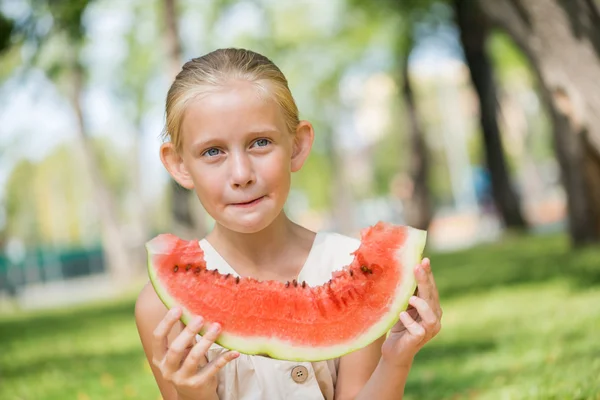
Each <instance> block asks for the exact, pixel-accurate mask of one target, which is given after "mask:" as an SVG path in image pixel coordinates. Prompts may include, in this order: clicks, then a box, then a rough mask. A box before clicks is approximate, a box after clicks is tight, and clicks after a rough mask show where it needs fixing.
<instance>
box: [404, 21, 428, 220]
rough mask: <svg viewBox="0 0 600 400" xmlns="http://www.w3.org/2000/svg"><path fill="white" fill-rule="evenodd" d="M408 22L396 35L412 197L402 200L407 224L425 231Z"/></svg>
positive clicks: (422, 147) (424, 179) (423, 158)
mask: <svg viewBox="0 0 600 400" xmlns="http://www.w3.org/2000/svg"><path fill="white" fill-rule="evenodd" d="M412 24H413V22H412V21H411V22H410V23H409V24H408V26H407V27H406V28H405V33H404V35H399V40H398V42H399V49H398V50H399V51H398V53H399V54H397V57H399V59H400V60H401V62H400V70H401V76H402V81H401V84H402V97H403V100H404V107H405V113H406V116H407V121H408V133H409V138H410V149H411V151H410V161H409V163H410V164H409V170H408V173H409V176H410V181H411V182H410V184H411V186H412V190H411V195H410V196H408V197H407V198H406V199H405V200H404V207H405V212H404V215H405V219H406V223H407V224H409V225H411V226H414V227H415V228H419V229H427V228H428V227H429V224H430V223H431V220H432V219H433V207H432V201H431V191H430V189H429V184H428V177H429V163H430V162H429V153H428V150H427V143H426V142H425V134H424V131H423V128H422V124H421V120H420V117H419V113H418V112H417V106H416V102H415V96H414V93H413V88H412V84H411V79H410V75H409V65H408V60H409V57H410V53H411V51H412V49H413V47H414V45H415V40H414V36H413V35H414V27H413V26H412Z"/></svg>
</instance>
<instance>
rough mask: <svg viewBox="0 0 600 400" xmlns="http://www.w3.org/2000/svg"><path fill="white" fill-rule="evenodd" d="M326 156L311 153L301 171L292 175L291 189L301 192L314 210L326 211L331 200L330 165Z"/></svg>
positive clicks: (319, 153)
mask: <svg viewBox="0 0 600 400" xmlns="http://www.w3.org/2000/svg"><path fill="white" fill-rule="evenodd" d="M327 157H328V156H327V155H326V154H323V153H321V152H317V151H313V152H312V153H311V154H310V156H309V157H308V159H307V160H306V163H305V164H304V166H303V167H302V169H301V170H300V171H298V172H296V173H295V174H293V175H292V187H294V188H296V189H299V190H301V191H302V192H303V193H304V194H305V195H306V196H307V197H308V201H309V206H310V207H311V208H312V209H314V210H325V209H328V208H329V207H330V206H331V204H332V201H331V200H332V199H331V195H330V193H331V190H330V188H331V180H332V179H333V177H332V176H331V164H330V162H329V160H328V159H327Z"/></svg>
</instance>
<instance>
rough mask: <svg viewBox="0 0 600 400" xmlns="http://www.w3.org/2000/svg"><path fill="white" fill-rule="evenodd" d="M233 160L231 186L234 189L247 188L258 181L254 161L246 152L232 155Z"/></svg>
mask: <svg viewBox="0 0 600 400" xmlns="http://www.w3.org/2000/svg"><path fill="white" fill-rule="evenodd" d="M230 160H231V186H232V187H234V188H240V187H246V186H249V185H251V184H253V183H254V182H255V180H256V177H255V175H254V168H253V165H252V160H251V159H250V157H249V156H248V154H246V153H245V152H236V153H234V154H232V157H231V158H230Z"/></svg>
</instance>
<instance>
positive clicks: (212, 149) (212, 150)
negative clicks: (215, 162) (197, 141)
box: [203, 147, 220, 157]
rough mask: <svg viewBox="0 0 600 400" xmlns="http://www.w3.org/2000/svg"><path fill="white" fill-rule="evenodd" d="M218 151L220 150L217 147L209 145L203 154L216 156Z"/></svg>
mask: <svg viewBox="0 0 600 400" xmlns="http://www.w3.org/2000/svg"><path fill="white" fill-rule="evenodd" d="M219 152H220V150H219V149H217V148H215V147H211V148H210V149H208V150H206V151H205V152H204V154H203V155H206V156H209V157H214V156H218V155H219Z"/></svg>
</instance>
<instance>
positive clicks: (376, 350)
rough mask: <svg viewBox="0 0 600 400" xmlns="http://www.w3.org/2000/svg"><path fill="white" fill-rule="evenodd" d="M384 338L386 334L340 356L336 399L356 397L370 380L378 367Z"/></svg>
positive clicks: (344, 399) (343, 399)
mask: <svg viewBox="0 0 600 400" xmlns="http://www.w3.org/2000/svg"><path fill="white" fill-rule="evenodd" d="M384 340H385V335H384V336H382V337H380V338H379V339H377V340H376V341H375V342H373V343H371V344H370V345H368V346H366V347H364V348H362V349H360V350H357V351H355V352H352V353H350V354H347V355H345V356H342V357H341V358H340V366H339V368H338V378H337V382H336V385H335V399H336V400H346V399H355V398H356V396H357V394H358V393H359V392H360V390H361V389H362V388H363V387H364V386H365V384H367V381H369V378H370V377H371V374H373V371H375V369H376V367H378V362H379V359H380V358H381V345H382V344H383V341H384ZM371 400H373V398H372V399H371Z"/></svg>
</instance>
